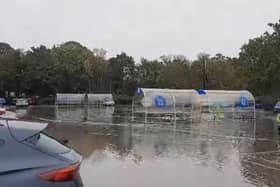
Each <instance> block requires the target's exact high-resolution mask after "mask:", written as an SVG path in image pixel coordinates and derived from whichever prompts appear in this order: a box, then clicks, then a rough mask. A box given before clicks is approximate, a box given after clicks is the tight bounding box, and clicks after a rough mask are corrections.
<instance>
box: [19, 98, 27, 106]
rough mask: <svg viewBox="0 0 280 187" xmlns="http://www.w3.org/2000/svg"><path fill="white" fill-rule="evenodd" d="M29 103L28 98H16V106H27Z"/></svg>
mask: <svg viewBox="0 0 280 187" xmlns="http://www.w3.org/2000/svg"><path fill="white" fill-rule="evenodd" d="M28 105H29V103H28V99H25V98H19V99H17V100H16V106H17V107H25V106H28Z"/></svg>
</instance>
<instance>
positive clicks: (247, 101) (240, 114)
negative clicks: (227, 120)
mask: <svg viewBox="0 0 280 187" xmlns="http://www.w3.org/2000/svg"><path fill="white" fill-rule="evenodd" d="M198 93H199V95H200V96H199V97H200V106H201V108H204V109H205V108H206V109H207V110H206V111H207V112H210V113H215V112H217V109H218V110H219V111H221V112H223V113H228V114H231V115H232V118H255V98H254V96H253V95H252V94H251V93H250V92H249V91H247V90H240V91H229V90H199V91H198ZM204 111H205V110H204Z"/></svg>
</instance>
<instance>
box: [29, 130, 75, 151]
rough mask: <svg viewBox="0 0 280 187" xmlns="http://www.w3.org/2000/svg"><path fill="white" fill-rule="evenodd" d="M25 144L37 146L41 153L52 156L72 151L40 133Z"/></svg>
mask: <svg viewBox="0 0 280 187" xmlns="http://www.w3.org/2000/svg"><path fill="white" fill-rule="evenodd" d="M25 142H27V143H29V144H31V145H33V146H35V147H36V149H39V150H40V151H43V152H46V153H50V154H63V153H67V152H69V151H70V148H68V147H66V146H65V145H63V144H61V143H60V142H58V141H57V140H55V139H54V138H52V137H49V136H48V135H46V134H44V133H38V134H36V135H34V136H32V137H30V138H28V139H26V140H25Z"/></svg>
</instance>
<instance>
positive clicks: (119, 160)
mask: <svg viewBox="0 0 280 187" xmlns="http://www.w3.org/2000/svg"><path fill="white" fill-rule="evenodd" d="M42 110H45V109H33V110H29V111H28V113H29V115H31V116H37V117H38V116H40V117H42V118H43V117H44V115H45V116H47V117H50V116H52V115H53V117H52V119H58V118H59V117H58V116H60V117H61V118H63V119H64V117H65V118H67V119H69V121H70V120H73V119H77V116H79V115H78V114H79V113H80V110H79V109H73V111H72V112H70V113H66V112H68V111H66V112H65V110H60V111H59V112H60V113H58V112H57V111H55V109H54V108H53V111H54V112H50V113H48V114H44V112H42ZM48 110H49V109H48ZM48 110H46V111H48ZM98 110H99V109H91V110H89V111H88V114H89V116H91V112H92V114H93V113H95V112H96V113H95V114H93V115H92V117H90V120H91V122H90V123H84V122H78V121H79V120H81V121H82V118H78V119H79V120H76V121H77V122H76V123H75V124H73V123H70V122H66V123H65V124H68V125H61V123H60V122H57V121H54V122H53V123H51V125H50V126H49V127H48V129H47V131H48V133H49V134H51V135H52V136H55V137H56V138H58V139H61V140H63V139H68V140H69V144H70V145H71V146H73V147H74V148H75V149H77V150H78V151H79V152H81V154H82V155H83V157H84V162H83V164H82V167H81V174H82V178H83V181H84V184H85V186H121V187H123V186H124V187H125V186H136V187H138V186H139V187H140V186H141V187H143V186H162V187H165V186H166V187H167V186H168V187H169V186H179V187H180V186H182V187H183V186H184V187H185V186H234V187H235V186H241V187H245V186H271V187H276V186H279V185H280V179H279V174H280V173H279V171H280V151H279V147H278V139H279V138H278V134H277V131H276V126H275V124H274V122H273V121H272V120H270V119H258V120H257V127H258V128H257V131H256V135H257V141H254V138H253V135H254V134H253V130H252V129H253V126H254V123H255V121H242V120H225V121H221V122H213V121H204V122H201V123H194V124H189V123H186V124H184V123H182V124H178V125H177V126H176V127H174V126H173V125H166V124H165V125H161V124H153V125H144V124H142V125H139V124H133V123H128V122H129V119H130V114H129V112H128V111H129V108H128V107H115V108H114V110H113V111H112V110H111V109H109V111H106V109H100V110H99V111H98ZM110 110H111V111H110ZM93 111H94V112H93ZM32 112H33V113H32ZM98 112H99V113H98ZM58 114H59V115H58ZM71 115H72V116H71ZM67 116H68V117H67ZM71 117H73V119H72V118H71ZM108 119H109V120H108ZM99 122H102V123H99ZM104 122H105V123H104Z"/></svg>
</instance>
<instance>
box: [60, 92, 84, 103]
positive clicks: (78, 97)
mask: <svg viewBox="0 0 280 187" xmlns="http://www.w3.org/2000/svg"><path fill="white" fill-rule="evenodd" d="M84 99H85V94H72V93H58V94H56V105H79V104H83V103H84Z"/></svg>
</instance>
